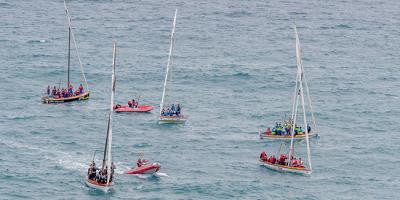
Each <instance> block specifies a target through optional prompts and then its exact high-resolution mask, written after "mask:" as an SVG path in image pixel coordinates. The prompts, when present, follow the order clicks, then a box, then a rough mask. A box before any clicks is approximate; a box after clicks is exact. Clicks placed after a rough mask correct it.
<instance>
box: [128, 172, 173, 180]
mask: <svg viewBox="0 0 400 200" xmlns="http://www.w3.org/2000/svg"><path fill="white" fill-rule="evenodd" d="M132 175H134V176H136V177H138V178H140V179H149V178H152V177H157V178H161V177H169V176H168V174H166V173H161V172H156V173H154V174H132Z"/></svg>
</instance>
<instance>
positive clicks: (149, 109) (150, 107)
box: [114, 105, 154, 112]
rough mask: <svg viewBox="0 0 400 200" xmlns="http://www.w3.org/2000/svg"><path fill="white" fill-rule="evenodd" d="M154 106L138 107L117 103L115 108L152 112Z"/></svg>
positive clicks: (121, 110)
mask: <svg viewBox="0 0 400 200" xmlns="http://www.w3.org/2000/svg"><path fill="white" fill-rule="evenodd" d="M153 108H154V106H149V105H143V106H137V107H136V108H133V107H129V106H126V105H122V106H121V105H115V106H114V110H115V112H150V111H151V110H153Z"/></svg>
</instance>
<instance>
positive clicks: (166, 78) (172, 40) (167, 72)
mask: <svg viewBox="0 0 400 200" xmlns="http://www.w3.org/2000/svg"><path fill="white" fill-rule="evenodd" d="M177 13H178V9H176V10H175V16H174V22H173V24H172V31H171V45H170V47H169V54H168V63H167V71H166V74H165V80H164V89H163V94H162V98H161V104H160V116H161V112H162V109H163V108H164V99H165V91H166V88H167V81H168V74H169V68H170V64H171V57H172V53H173V45H174V35H175V26H176V15H177Z"/></svg>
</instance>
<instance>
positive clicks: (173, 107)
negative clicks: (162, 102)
mask: <svg viewBox="0 0 400 200" xmlns="http://www.w3.org/2000/svg"><path fill="white" fill-rule="evenodd" d="M171 111H172V112H175V105H174V104H172V105H171Z"/></svg>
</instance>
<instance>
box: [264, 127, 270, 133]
mask: <svg viewBox="0 0 400 200" xmlns="http://www.w3.org/2000/svg"><path fill="white" fill-rule="evenodd" d="M265 134H267V135H271V129H270V128H269V127H268V128H267V130H266V131H265Z"/></svg>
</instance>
